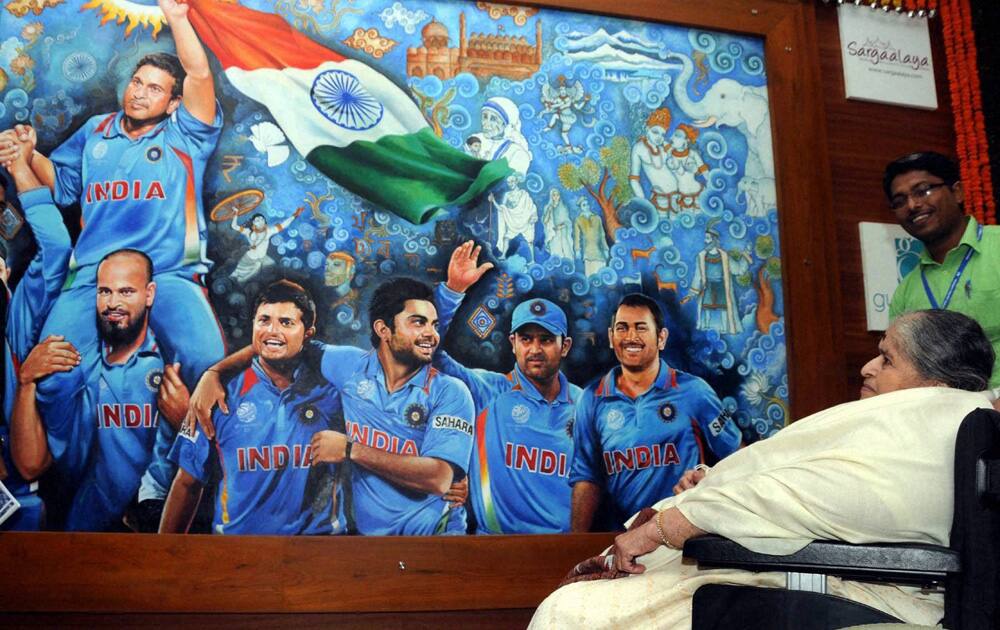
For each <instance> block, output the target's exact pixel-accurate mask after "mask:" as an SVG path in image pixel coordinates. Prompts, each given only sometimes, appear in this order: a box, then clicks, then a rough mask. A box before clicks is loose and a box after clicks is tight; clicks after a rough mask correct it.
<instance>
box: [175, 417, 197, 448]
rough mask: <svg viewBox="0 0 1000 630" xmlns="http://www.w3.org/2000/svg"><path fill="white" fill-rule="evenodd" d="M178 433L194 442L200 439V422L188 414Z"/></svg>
mask: <svg viewBox="0 0 1000 630" xmlns="http://www.w3.org/2000/svg"><path fill="white" fill-rule="evenodd" d="M178 433H179V434H180V435H181V436H183V437H184V438H185V439H187V440H190V441H192V442H197V441H198V422H197V421H196V420H194V419H193V418H192V417H191V416H186V417H185V418H184V422H182V423H181V430H180V431H178Z"/></svg>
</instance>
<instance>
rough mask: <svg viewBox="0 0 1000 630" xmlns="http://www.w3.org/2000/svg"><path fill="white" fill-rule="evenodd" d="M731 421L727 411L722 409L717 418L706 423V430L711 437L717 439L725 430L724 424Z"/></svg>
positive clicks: (731, 417)
mask: <svg viewBox="0 0 1000 630" xmlns="http://www.w3.org/2000/svg"><path fill="white" fill-rule="evenodd" d="M732 419H733V416H732V415H731V414H730V413H729V410H728V409H723V410H722V413H720V414H719V417H718V418H716V419H715V420H712V421H711V422H709V423H708V430H709V432H711V434H712V437H719V434H720V433H722V430H723V429H725V428H726V423H727V422H729V421H730V420H732Z"/></svg>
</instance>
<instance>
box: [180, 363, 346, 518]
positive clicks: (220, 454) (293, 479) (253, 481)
mask: <svg viewBox="0 0 1000 630" xmlns="http://www.w3.org/2000/svg"><path fill="white" fill-rule="evenodd" d="M227 398H228V400H229V409H230V414H228V415H226V414H223V413H222V412H221V411H220V410H218V409H216V411H215V413H214V415H213V422H214V423H215V441H214V443H213V442H211V441H210V440H208V439H207V438H206V437H205V434H204V433H202V432H201V431H199V430H198V429H197V427H194V431H193V433H188V432H186V431H181V432H180V433H179V434H178V435H177V439H176V441H175V442H174V446H173V449H172V450H171V451H170V459H171V460H172V461H174V462H175V463H176V464H177V465H179V466H180V467H181V468H183V469H184V470H186V471H187V472H188V474H190V475H191V476H192V477H194V478H195V479H197V480H198V481H200V482H201V483H202V484H207V483H209V482H210V481H212V473H213V470H214V469H215V467H216V466H218V467H219V468H221V470H222V479H221V480H219V486H218V489H217V491H216V496H215V519H214V531H215V533H216V534H279V535H297V534H307V535H309V534H338V533H341V532H342V531H343V530H344V526H345V520H344V496H343V490H342V486H341V483H340V481H339V474H338V473H339V466H335V465H332V464H321V465H319V466H310V459H311V457H310V450H311V449H310V441H311V440H312V437H313V435H314V434H316V433H317V432H319V431H324V430H326V429H334V430H337V431H343V429H344V427H343V416H342V415H341V409H340V398H339V396H338V395H337V392H336V390H335V389H334V388H333V387H331V386H330V385H329V384H328V383H326V382H325V381H324V380H323V379H322V377H320V376H319V375H318V374H317V373H316V372H315V371H313V370H311V369H310V368H308V367H306V366H299V368H298V369H297V370H296V371H295V373H294V375H293V379H292V384H291V385H290V386H289V387H287V388H285V389H283V390H279V389H278V388H277V387H276V386H275V385H274V383H273V382H272V381H271V379H270V378H269V377H268V376H267V374H266V373H265V372H264V371H263V369H261V367H260V363H259V362H258V360H257V359H256V358H255V359H254V360H253V364H252V365H251V366H250V367H249V368H247V369H246V370H245V371H244V372H243V374H241V375H240V376H239V377H237V378H235V379H233V380H232V381H231V382H230V383H229V384H228V385H227Z"/></svg>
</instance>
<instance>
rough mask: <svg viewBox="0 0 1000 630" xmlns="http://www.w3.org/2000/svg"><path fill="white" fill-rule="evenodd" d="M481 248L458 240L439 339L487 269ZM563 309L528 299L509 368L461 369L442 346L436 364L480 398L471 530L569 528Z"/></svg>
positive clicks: (569, 408) (441, 290)
mask: <svg viewBox="0 0 1000 630" xmlns="http://www.w3.org/2000/svg"><path fill="white" fill-rule="evenodd" d="M480 251H481V247H480V246H479V245H474V244H473V242H472V241H468V242H466V243H463V244H462V245H459V246H458V247H457V248H456V249H455V251H454V252H453V253H452V255H451V261H450V262H449V263H448V280H447V282H443V283H441V284H439V285H438V286H437V288H436V290H435V294H434V299H435V302H436V304H437V306H438V309H439V315H440V317H441V324H440V333H441V336H442V337H444V336H445V333H446V332H447V330H448V326H449V325H450V324H451V321H452V319H453V317H454V316H455V313H456V312H457V311H458V309H459V307H460V306H461V304H462V300H463V299H464V298H465V292H466V291H467V290H468V289H469V288H470V287H471V286H472V285H473V284H475V283H476V282H478V281H479V279H480V278H482V276H483V274H485V273H486V272H487V271H489V270H490V269H492V268H493V264H492V263H483V264H481V265H480V264H477V263H478V260H479V253H480ZM567 333H568V327H567V323H566V314H565V313H563V311H562V309H561V308H559V306H557V305H556V304H554V303H553V302H550V301H549V300H546V299H542V298H533V299H527V300H524V301H523V302H521V303H520V304H518V305H517V307H516V308H515V309H514V314H513V316H512V318H511V325H510V336H509V337H508V339H509V340H510V344H511V348H512V349H513V351H514V359H515V361H516V362H515V365H514V368H513V369H512V370H511V371H510V372H507V373H506V374H502V373H497V372H490V371H489V370H482V369H473V368H468V367H465V366H464V365H462V364H460V363H459V362H458V361H456V360H455V359H454V358H452V357H451V356H450V355H449V354H448V353H447V352H445V351H444V350H443V349H442V350H439V351H438V352H437V354H436V355H435V358H434V364H435V365H436V366H438V367H439V368H440V369H441V371H442V372H444V373H445V374H450V375H452V376H454V377H456V378H458V379H460V380H461V381H462V382H463V383H465V384H466V385H467V386H468V387H469V391H470V392H471V393H472V399H473V401H474V402H475V405H476V444H475V447H474V448H473V451H472V466H471V469H470V473H469V480H470V484H469V485H470V491H469V493H470V497H471V499H470V505H471V507H472V512H473V515H474V516H475V521H476V533H480V534H515V533H525V534H526V533H532V534H542V533H556V532H565V531H569V512H570V510H569V507H570V486H569V482H568V480H569V463H570V461H571V459H572V456H573V440H572V431H573V418H574V416H575V403H576V401H577V400H578V399H579V397H580V388H579V387H577V386H576V385H573V384H571V383H570V382H569V381H568V380H566V376H565V375H564V374H563V373H562V372H561V371H560V369H559V367H560V365H561V363H562V360H563V359H564V358H566V356H567V355H568V354H569V351H570V348H571V347H572V346H573V340H572V339H571V338H570V337H569V336H568V334H567Z"/></svg>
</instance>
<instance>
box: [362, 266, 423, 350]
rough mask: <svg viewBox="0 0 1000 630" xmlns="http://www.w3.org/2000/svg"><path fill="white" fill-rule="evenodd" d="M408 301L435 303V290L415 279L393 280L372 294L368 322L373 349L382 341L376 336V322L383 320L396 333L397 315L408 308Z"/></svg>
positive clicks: (383, 284)
mask: <svg viewBox="0 0 1000 630" xmlns="http://www.w3.org/2000/svg"><path fill="white" fill-rule="evenodd" d="M407 300H424V301H426V302H430V303H432V304H433V303H434V290H433V289H431V288H430V287H429V286H428V285H427V284H425V283H423V282H420V281H419V280H414V279H413V278H406V277H403V278H393V279H392V280H388V281H386V282H384V283H382V285H381V286H379V287H378V288H377V289H375V292H374V293H372V298H371V301H370V302H368V322H369V325H370V326H371V327H372V329H371V342H372V347H373V348H377V347H378V344H379V342H380V341H381V339H379V336H378V335H376V334H375V322H377V321H378V320H380V319H381V320H382V321H383V322H385V325H386V326H388V327H389V330H391V331H393V332H395V331H396V329H395V319H396V315H398V314H399V313H402V312H403V310H404V309H405V308H406V301H407Z"/></svg>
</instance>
